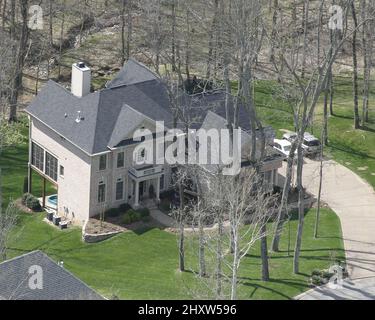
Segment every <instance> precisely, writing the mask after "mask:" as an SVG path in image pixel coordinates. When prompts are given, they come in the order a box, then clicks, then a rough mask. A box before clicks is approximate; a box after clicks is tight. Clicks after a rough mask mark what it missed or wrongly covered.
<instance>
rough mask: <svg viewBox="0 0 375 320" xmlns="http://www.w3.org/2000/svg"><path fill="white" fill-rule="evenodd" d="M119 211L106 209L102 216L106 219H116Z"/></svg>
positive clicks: (117, 209)
mask: <svg viewBox="0 0 375 320" xmlns="http://www.w3.org/2000/svg"><path fill="white" fill-rule="evenodd" d="M120 213H121V211H120V209H119V208H111V209H108V210H107V211H106V212H105V213H104V215H105V216H106V217H117V216H118V215H120Z"/></svg>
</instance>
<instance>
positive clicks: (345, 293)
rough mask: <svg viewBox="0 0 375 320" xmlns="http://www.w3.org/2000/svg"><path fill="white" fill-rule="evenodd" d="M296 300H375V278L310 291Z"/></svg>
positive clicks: (345, 281)
mask: <svg viewBox="0 0 375 320" xmlns="http://www.w3.org/2000/svg"><path fill="white" fill-rule="evenodd" d="M294 299H296V300H374V299H375V278H364V279H358V280H354V281H352V280H344V281H343V283H342V286H337V287H336V288H335V287H329V286H328V285H325V286H322V287H318V288H315V289H312V290H309V291H307V292H305V293H302V294H300V295H299V296H297V297H295V298H294Z"/></svg>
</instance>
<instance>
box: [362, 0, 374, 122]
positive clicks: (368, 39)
mask: <svg viewBox="0 0 375 320" xmlns="http://www.w3.org/2000/svg"><path fill="white" fill-rule="evenodd" d="M367 12H368V8H367V4H366V0H361V19H362V23H363V26H362V47H363V105H362V126H365V123H366V122H368V104H369V91H370V81H371V59H372V43H373V38H372V34H371V32H370V31H369V29H370V28H369V27H368V24H369V22H368V21H366V22H365V20H366V18H367Z"/></svg>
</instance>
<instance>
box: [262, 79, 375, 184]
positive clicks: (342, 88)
mask: <svg viewBox="0 0 375 320" xmlns="http://www.w3.org/2000/svg"><path fill="white" fill-rule="evenodd" d="M360 85H361V82H360ZM277 88H278V84H277V82H275V81H262V80H259V81H257V83H256V90H255V93H256V94H255V99H256V105H257V111H258V114H259V116H260V118H261V119H262V120H263V122H264V123H265V124H266V125H271V126H272V127H273V128H274V129H275V130H276V133H277V136H278V137H281V135H282V133H283V132H282V131H280V129H288V130H293V117H292V111H291V108H290V106H289V105H288V104H287V103H286V102H285V101H283V99H281V98H280V96H279V95H278V94H277V91H278V90H277ZM374 93H375V92H374V89H372V91H370V103H369V110H370V112H369V119H370V122H369V123H366V126H365V127H364V128H361V129H358V130H355V129H354V116H353V94H352V82H351V78H350V75H349V76H348V75H344V76H337V77H336V78H335V92H334V104H333V110H334V115H333V116H330V117H329V120H328V139H329V146H328V147H326V148H325V154H326V155H328V156H329V157H330V158H333V159H334V160H336V161H337V162H339V163H340V164H342V165H344V166H346V167H348V168H349V169H351V170H353V171H354V172H355V173H357V174H358V175H359V176H361V177H362V178H363V179H365V180H366V181H367V182H368V183H369V184H370V185H372V186H373V187H375V105H374V103H373V100H374V97H375V95H374ZM322 96H323V95H322ZM359 108H360V115H361V112H362V99H361V95H360V96H359ZM322 123H323V97H321V99H320V101H319V104H318V106H317V109H316V112H315V116H314V123H313V126H312V127H310V128H308V131H309V132H312V133H313V134H314V135H316V136H317V137H320V136H321V131H322Z"/></svg>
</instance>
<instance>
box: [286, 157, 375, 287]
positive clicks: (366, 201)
mask: <svg viewBox="0 0 375 320" xmlns="http://www.w3.org/2000/svg"><path fill="white" fill-rule="evenodd" d="M319 168H320V162H319V161H313V160H310V159H306V160H305V165H304V174H303V183H304V185H305V187H306V188H307V190H308V191H309V192H311V193H313V194H314V195H317V194H318V187H319ZM285 169H286V163H284V165H283V169H280V173H281V174H283V175H285ZM323 177H324V178H323V187H322V200H323V201H324V202H326V203H327V204H328V205H329V206H330V207H331V208H332V210H334V211H335V212H336V213H337V215H338V216H339V217H340V220H341V226H342V232H343V238H344V245H345V252H346V260H347V264H348V271H349V275H350V278H351V279H352V280H353V279H358V278H365V277H375V192H374V190H373V188H372V187H371V186H370V185H369V184H367V183H366V182H365V181H363V180H362V179H361V178H360V177H358V176H357V175H356V174H355V173H353V172H352V171H350V170H349V169H347V168H346V167H344V166H342V165H340V164H338V163H336V162H335V161H332V160H327V161H324V167H323Z"/></svg>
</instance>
